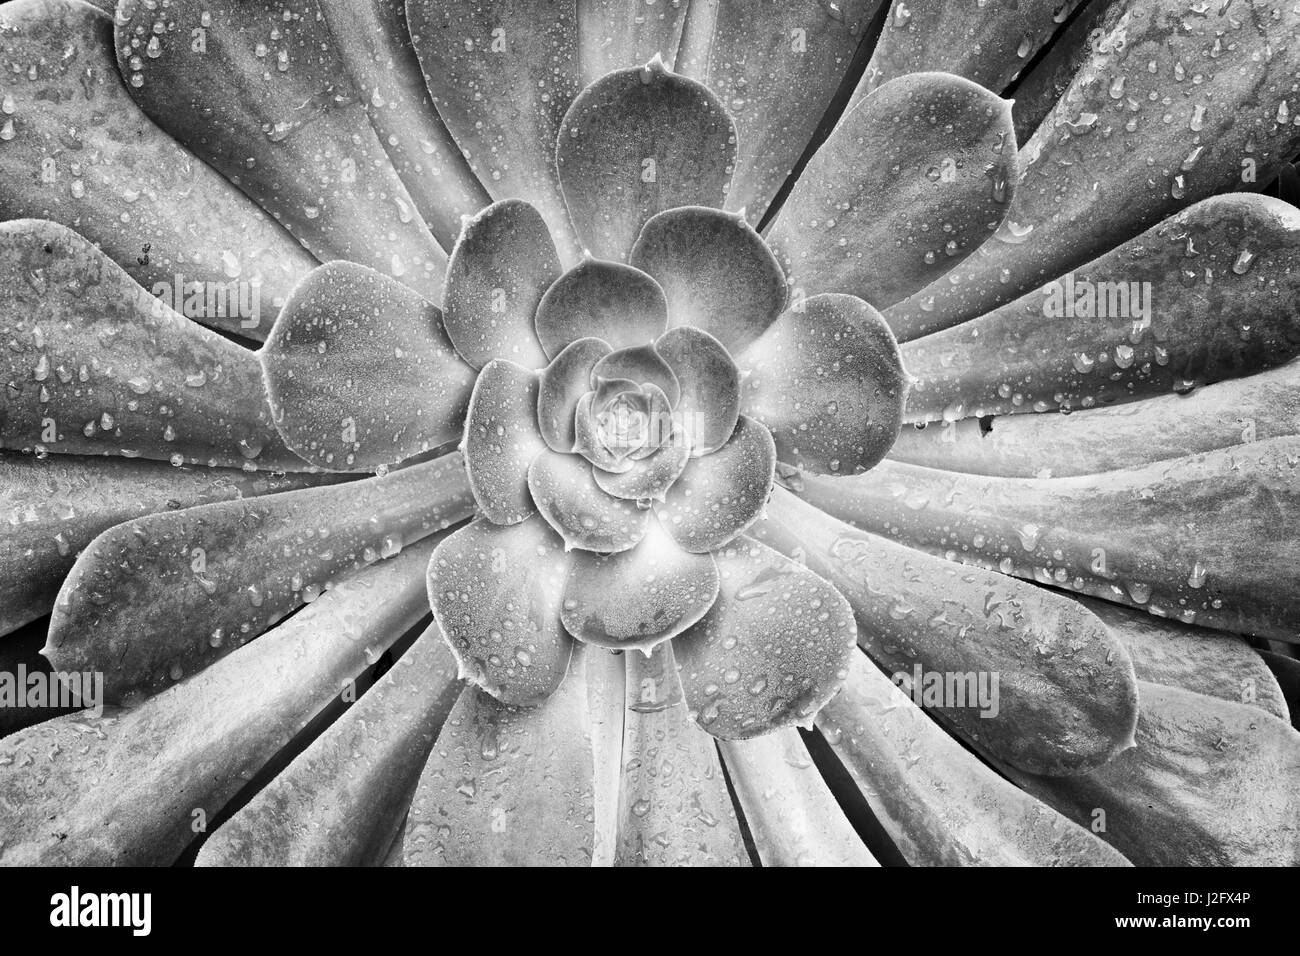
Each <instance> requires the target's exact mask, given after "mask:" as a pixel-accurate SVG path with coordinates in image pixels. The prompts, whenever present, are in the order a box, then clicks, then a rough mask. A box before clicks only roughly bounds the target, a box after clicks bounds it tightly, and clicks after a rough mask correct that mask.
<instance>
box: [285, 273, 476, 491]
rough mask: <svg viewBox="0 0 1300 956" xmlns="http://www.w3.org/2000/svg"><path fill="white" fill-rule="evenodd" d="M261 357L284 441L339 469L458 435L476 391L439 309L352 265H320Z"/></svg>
mask: <svg viewBox="0 0 1300 956" xmlns="http://www.w3.org/2000/svg"><path fill="white" fill-rule="evenodd" d="M260 358H261V361H262V376H263V379H264V381H265V384H266V391H267V397H268V398H269V400H270V403H271V412H272V415H273V416H274V418H275V425H276V428H277V429H278V430H279V432H280V434H281V436H283V438H284V439H285V441H286V443H287V444H288V445H289V446H290V447H291V448H293V450H294V451H295V452H296V453H297V454H299V455H301V456H302V457H303V458H304V459H306V460H307V461H310V462H312V463H314V464H317V465H320V466H321V467H324V468H329V469H334V470H339V471H352V470H365V471H369V470H373V469H374V468H376V467H378V466H381V465H387V464H390V463H392V462H398V461H402V460H404V459H406V458H410V457H412V456H414V455H418V454H421V453H422V452H426V451H429V450H431V449H433V448H436V447H437V446H439V445H442V444H445V443H447V442H449V441H452V440H453V439H456V438H459V437H460V435H461V432H462V430H463V428H464V425H465V413H466V411H467V409H468V407H469V399H470V394H471V392H472V390H473V388H474V379H475V376H474V371H473V369H471V368H470V367H469V366H468V365H466V364H465V363H464V362H462V361H461V358H460V356H459V355H457V354H456V350H455V349H454V348H452V344H451V341H450V340H449V339H448V338H447V335H446V333H445V332H444V331H443V327H442V313H440V312H439V311H438V309H437V307H436V306H434V305H432V304H431V303H430V302H428V301H427V300H426V299H423V298H421V297H420V296H419V295H418V294H416V293H415V292H413V291H411V290H410V289H408V288H407V287H406V286H404V285H402V284H401V283H400V282H398V281H397V280H395V279H390V278H388V276H385V275H383V274H381V273H378V272H375V271H374V270H373V269H367V268H366V267H365V266H359V265H356V264H355V263H351V262H331V263H329V264H327V265H324V266H321V267H320V268H319V269H317V270H315V271H314V272H312V273H311V274H310V275H308V277H307V278H306V279H304V280H303V281H302V283H301V284H300V285H299V286H298V288H296V289H294V291H293V295H292V296H290V298H289V302H288V303H287V304H286V305H285V309H284V312H283V313H281V315H280V318H279V319H277V320H276V323H275V328H274V329H272V331H271V336H270V338H269V339H268V340H267V343H266V346H265V347H264V348H263V349H262V352H261V356H260Z"/></svg>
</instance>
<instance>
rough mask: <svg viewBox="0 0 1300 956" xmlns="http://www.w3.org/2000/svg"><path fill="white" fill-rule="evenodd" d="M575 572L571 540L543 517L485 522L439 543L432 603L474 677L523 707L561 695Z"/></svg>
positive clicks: (432, 568) (433, 570)
mask: <svg viewBox="0 0 1300 956" xmlns="http://www.w3.org/2000/svg"><path fill="white" fill-rule="evenodd" d="M568 569H569V556H568V555H567V554H566V553H565V549H564V543H563V542H562V541H561V540H560V539H559V538H557V537H556V536H555V535H554V534H553V533H552V531H551V529H550V528H549V527H548V526H547V524H546V522H545V521H543V520H542V519H541V518H538V517H537V516H533V517H532V518H530V519H529V520H527V521H524V522H522V523H520V524H514V525H495V524H493V523H492V522H490V521H486V520H484V519H482V518H479V519H477V520H475V521H473V522H471V523H470V524H468V525H466V526H465V527H464V528H461V529H460V530H459V531H457V532H455V533H454V534H451V535H448V537H447V538H446V539H445V540H444V541H443V542H442V543H441V544H439V545H438V550H437V551H435V552H434V554H433V559H432V560H431V561H430V562H429V604H430V605H431V606H432V607H433V617H434V620H436V621H437V622H438V626H439V627H440V628H442V633H443V635H444V636H445V637H446V639H447V643H448V644H449V645H450V646H451V649H452V651H453V652H454V653H455V655H456V660H457V661H458V662H459V663H460V668H461V673H462V675H463V676H464V677H465V679H466V680H468V681H469V682H470V683H471V684H474V685H475V686H477V687H481V688H483V689H484V690H485V691H487V692H488V693H489V694H491V695H492V696H493V697H495V698H496V699H497V700H500V701H502V702H503V703H506V704H511V705H515V706H521V707H530V706H533V705H535V704H538V703H541V702H542V701H544V700H545V699H546V698H547V697H549V696H550V695H551V694H553V693H554V692H555V689H556V688H557V687H559V686H560V681H562V680H564V674H565V671H566V670H568V667H569V655H570V654H571V653H572V651H573V641H572V640H570V638H569V635H568V634H567V633H565V631H564V629H563V628H562V627H560V595H561V594H562V593H563V590H564V577H565V574H566V572H567V571H568Z"/></svg>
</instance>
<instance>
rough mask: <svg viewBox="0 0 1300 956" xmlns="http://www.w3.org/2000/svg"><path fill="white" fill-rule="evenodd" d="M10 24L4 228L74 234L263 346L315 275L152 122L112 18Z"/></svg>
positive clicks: (0, 130) (24, 7) (1, 197)
mask: <svg viewBox="0 0 1300 956" xmlns="http://www.w3.org/2000/svg"><path fill="white" fill-rule="evenodd" d="M110 13H111V10H110ZM0 23H2V24H4V25H5V27H6V29H5V30H4V31H3V39H0V72H2V73H3V75H4V76H6V77H7V78H8V79H7V80H6V82H5V86H4V90H3V93H4V104H5V108H4V110H3V111H0V114H2V115H0V140H3V141H4V148H3V150H0V218H3V219H25V218H29V217H30V218H35V219H51V220H54V221H56V222H60V223H63V224H64V225H66V226H68V227H70V228H73V229H75V230H76V231H77V232H78V233H80V234H81V235H83V236H85V237H86V238H87V239H89V240H90V241H91V242H93V243H94V244H95V245H97V246H99V248H101V249H103V250H104V253H105V254H106V255H108V256H109V257H110V258H111V259H113V261H115V262H116V263H117V264H118V265H120V266H122V267H123V268H124V269H126V271H127V272H128V273H129V274H130V275H131V277H132V278H133V279H135V280H136V281H137V282H139V283H140V284H141V285H143V286H144V287H145V288H147V289H149V290H151V291H152V292H153V293H154V294H155V295H158V296H161V297H163V298H164V299H165V300H166V301H168V302H169V303H177V304H179V306H180V307H181V308H184V311H185V314H186V315H187V316H189V317H191V318H194V319H197V320H198V321H200V322H203V323H204V324H206V325H211V326H215V327H217V328H222V329H227V330H230V331H233V332H236V333H238V334H239V335H242V336H246V337H248V338H253V339H262V338H264V337H265V335H266V330H267V329H269V328H270V327H271V322H272V321H273V320H274V319H275V315H276V312H277V311H278V310H279V308H280V305H281V304H282V303H283V302H284V299H285V297H286V296H287V295H288V294H289V290H290V289H292V288H293V285H294V283H295V282H297V281H298V278H299V277H301V276H303V275H305V274H306V273H307V271H308V270H309V269H311V267H312V266H314V265H315V264H316V261H315V260H314V259H313V258H312V257H311V256H310V255H309V254H308V253H307V252H306V251H305V250H304V249H303V248H302V247H301V246H300V245H298V243H297V242H295V241H294V240H293V237H292V236H290V235H289V234H288V233H287V232H285V231H284V230H283V229H282V228H281V227H280V226H279V225H278V224H277V223H276V222H275V221H274V220H273V219H272V218H271V217H269V216H267V215H265V214H263V213H262V211H261V210H260V209H258V207H257V206H256V205H255V204H254V203H253V202H252V201H250V200H249V199H248V198H247V197H245V196H244V195H243V193H241V192H240V191H239V190H238V189H236V188H235V187H234V186H232V185H231V184H230V183H229V182H228V181H227V180H226V179H225V178H224V177H222V176H221V175H220V174H218V173H217V172H216V171H214V170H212V169H210V168H209V167H208V166H206V165H204V164H203V163H201V162H197V161H196V160H195V159H194V157H193V156H192V155H190V153H189V152H187V151H186V150H185V149H183V148H182V147H181V146H180V145H178V144H177V143H176V141H175V140H173V139H172V138H171V137H170V136H168V135H167V134H166V133H164V132H163V131H162V130H160V129H159V128H158V127H157V126H155V125H154V122H153V120H151V119H149V117H147V116H145V115H144V113H142V112H141V111H140V108H139V107H138V106H136V104H135V101H134V100H132V99H131V96H130V95H129V94H128V92H127V88H126V86H125V85H124V83H123V82H122V76H121V74H119V73H118V70H117V62H116V59H115V56H114V52H113V22H112V19H111V17H110V16H106V15H105V14H103V13H100V12H97V11H95V10H92V9H90V8H89V7H88V6H87V5H86V4H84V3H77V2H73V0H20V2H17V3H7V4H5V5H4V10H3V11H0ZM195 26H196V27H197V26H198V24H197V23H196V24H195ZM196 223H202V226H201V227H199V226H196V225H195V224H196ZM199 283H202V285H198V284H199ZM187 301H188V303H189V305H188V307H186V306H185V303H186V302H187Z"/></svg>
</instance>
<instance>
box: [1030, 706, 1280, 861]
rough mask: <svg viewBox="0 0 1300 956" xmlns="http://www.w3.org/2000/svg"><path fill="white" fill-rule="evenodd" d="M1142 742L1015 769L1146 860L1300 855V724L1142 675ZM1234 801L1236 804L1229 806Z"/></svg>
mask: <svg viewBox="0 0 1300 956" xmlns="http://www.w3.org/2000/svg"><path fill="white" fill-rule="evenodd" d="M1140 693H1141V696H1142V714H1141V717H1140V718H1139V720H1138V733H1137V739H1138V744H1137V746H1136V747H1134V748H1133V749H1132V750H1130V751H1128V752H1127V753H1124V754H1121V755H1120V756H1119V757H1117V758H1115V760H1113V761H1111V762H1110V763H1108V764H1106V765H1105V766H1104V767H1101V768H1099V769H1097V770H1094V771H1093V772H1092V773H1090V774H1086V775H1082V776H1077V777H1067V778H1062V779H1048V778H1043V777H1030V776H1028V775H1027V774H1013V775H1012V777H1013V779H1014V780H1015V781H1016V782H1017V783H1018V784H1019V785H1020V786H1022V787H1024V788H1026V789H1027V790H1029V791H1030V792H1031V793H1034V794H1036V795H1037V796H1038V797H1040V798H1041V799H1043V800H1046V801H1047V802H1048V803H1050V804H1051V805H1052V806H1054V807H1056V808H1057V809H1058V810H1060V811H1061V812H1062V813H1064V814H1065V815H1066V816H1067V817H1070V818H1071V819H1073V820H1076V821H1078V822H1080V823H1081V824H1083V825H1085V826H1090V825H1093V823H1094V821H1096V820H1098V819H1099V817H1098V815H1097V811H1098V810H1100V811H1102V813H1103V814H1104V817H1101V818H1100V819H1103V820H1104V821H1105V827H1106V829H1105V830H1104V831H1103V832H1102V834H1101V835H1102V836H1103V837H1104V838H1105V839H1106V841H1107V842H1109V843H1110V844H1111V845H1112V846H1114V847H1115V848H1116V849H1118V850H1120V851H1121V852H1123V853H1124V855H1125V856H1127V857H1128V858H1129V859H1131V860H1132V861H1133V862H1134V863H1135V864H1137V865H1138V866H1296V865H1297V864H1300V836H1298V835H1297V834H1300V796H1297V795H1298V794H1300V733H1297V732H1296V730H1295V729H1293V728H1292V727H1290V726H1289V725H1287V724H1286V723H1284V722H1283V721H1281V720H1278V719H1277V718H1275V717H1271V716H1269V715H1268V714H1266V713H1263V712H1262V711H1260V710H1259V708H1257V707H1253V706H1248V705H1245V704H1233V703H1228V702H1227V701H1222V700H1217V699H1215V698H1213V697H1206V696H1203V695H1201V694H1194V693H1192V692H1190V691H1186V690H1181V689H1178V688H1174V687H1161V686H1159V685H1158V684H1142V685H1141V688H1140ZM1225 807H1231V811H1230V812H1225V811H1224V808H1225Z"/></svg>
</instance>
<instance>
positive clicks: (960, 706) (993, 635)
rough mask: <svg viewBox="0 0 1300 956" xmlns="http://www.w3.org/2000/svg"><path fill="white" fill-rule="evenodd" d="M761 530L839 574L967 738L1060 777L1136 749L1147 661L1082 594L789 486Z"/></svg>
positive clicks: (869, 623) (921, 692)
mask: <svg viewBox="0 0 1300 956" xmlns="http://www.w3.org/2000/svg"><path fill="white" fill-rule="evenodd" d="M756 530H757V532H758V534H759V536H761V537H762V538H763V539H764V540H766V541H767V542H768V543H769V544H771V545H772V546H773V547H775V548H777V550H779V551H781V552H782V553H785V554H795V553H798V554H800V555H802V556H803V558H804V560H805V561H806V562H807V563H808V566H809V567H810V568H811V569H812V570H814V571H816V572H817V573H818V574H820V575H821V576H822V577H823V578H825V579H826V580H827V581H829V582H830V583H831V584H832V585H833V586H834V587H835V589H836V590H837V591H838V592H839V593H840V594H842V595H843V596H844V597H845V599H847V600H848V602H849V604H850V605H852V607H853V611H854V613H855V614H856V616H857V620H858V623H859V625H860V626H859V629H858V638H857V639H858V643H859V644H860V645H861V646H862V649H863V650H864V651H866V652H867V654H868V655H869V656H870V657H871V658H872V659H873V660H874V661H875V662H876V663H877V664H879V665H880V666H881V667H882V668H884V669H885V670H886V671H887V672H889V673H890V674H892V675H893V676H894V679H895V680H896V681H903V680H905V681H906V682H907V685H908V686H911V687H912V688H913V690H912V693H913V695H914V699H916V700H917V702H918V703H923V704H925V705H926V706H927V707H931V708H933V709H934V710H935V711H936V712H937V713H939V714H941V715H942V716H943V718H944V719H945V720H947V721H948V722H949V723H951V724H952V725H953V726H954V727H955V728H956V729H957V731H958V732H959V733H960V734H961V735H962V736H963V737H964V738H966V739H967V740H970V741H974V742H978V743H979V744H980V745H981V746H983V747H984V748H985V749H986V750H988V751H990V752H992V753H995V754H997V755H998V756H999V757H1000V758H1001V759H1003V760H1005V761H1006V762H1008V763H1010V764H1013V765H1014V766H1017V767H1021V768H1023V769H1025V770H1029V771H1031V772H1033V773H1046V774H1054V775H1059V774H1064V773H1076V772H1080V771H1083V770H1091V769H1093V768H1094V767H1097V766H1100V765H1101V764H1103V763H1105V762H1106V761H1108V760H1110V759H1112V758H1113V757H1115V755H1116V754H1118V753H1120V752H1122V751H1123V750H1126V749H1128V748H1129V747H1131V746H1133V728H1134V726H1135V725H1136V722H1137V712H1138V695H1137V677H1136V676H1135V675H1134V672H1133V662H1132V661H1131V660H1130V658H1129V655H1128V653H1127V652H1126V650H1125V649H1124V645H1123V644H1121V643H1120V641H1118V640H1117V639H1116V637H1115V636H1114V635H1113V634H1112V633H1111V632H1110V631H1109V630H1108V629H1107V628H1106V627H1105V626H1104V625H1103V624H1102V623H1101V621H1099V620H1097V618H1096V617H1094V616H1093V615H1092V614H1089V613H1088V612H1087V611H1086V610H1085V609H1083V608H1082V607H1080V606H1079V605H1078V604H1077V603H1076V602H1074V601H1071V600H1070V599H1069V598H1067V597H1063V596H1060V595H1057V594H1055V593H1052V592H1050V591H1045V590H1043V589H1042V588H1038V587H1035V586H1033V585H1032V584H1025V583H1023V582H1021V581H1018V580H1016V579H1015V578H1010V577H1007V576H1005V575H1002V574H998V573H997V572H994V571H985V570H984V569H982V568H963V567H962V566H961V565H958V564H952V563H950V562H946V561H943V560H942V559H940V558H935V557H931V556H930V555H927V554H922V553H918V552H916V551H913V550H912V549H910V548H905V547H903V546H901V545H898V544H895V543H893V542H892V541H889V540H886V539H884V538H879V537H876V536H875V535H870V534H865V533H863V532H861V531H857V530H855V529H853V528H851V527H849V526H848V525H845V524H844V523H843V522H841V521H837V520H835V519H834V518H831V517H830V516H828V515H826V514H824V513H823V512H821V511H818V510H817V509H816V508H813V507H812V506H810V505H808V504H807V503H805V502H801V501H799V500H798V499H797V498H795V497H794V496H793V495H791V494H790V493H789V492H787V491H784V490H783V489H779V488H778V489H776V491H775V492H774V500H773V502H772V505H771V508H770V511H769V517H768V520H767V521H764V522H763V523H762V524H761V525H760V526H758V528H757V529H756ZM900 675H901V676H900ZM936 681H937V683H936ZM932 691H942V692H941V693H933V694H932V693H931V692H932ZM931 697H933V699H931Z"/></svg>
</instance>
